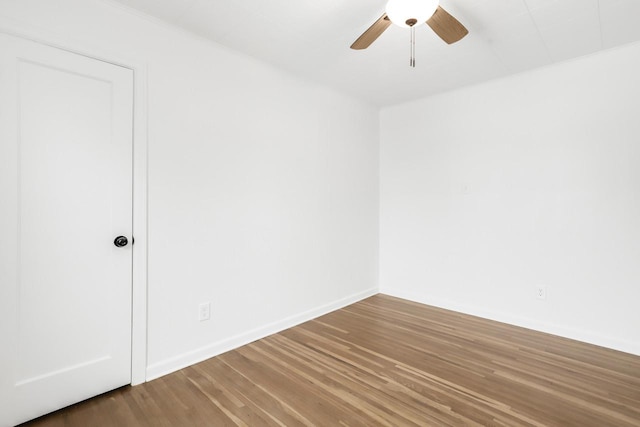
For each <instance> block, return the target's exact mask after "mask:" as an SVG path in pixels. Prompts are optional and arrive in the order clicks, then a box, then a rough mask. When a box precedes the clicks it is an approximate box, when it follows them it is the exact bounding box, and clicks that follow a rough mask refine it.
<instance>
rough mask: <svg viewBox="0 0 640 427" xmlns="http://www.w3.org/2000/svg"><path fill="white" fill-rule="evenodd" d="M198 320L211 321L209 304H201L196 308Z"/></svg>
mask: <svg viewBox="0 0 640 427" xmlns="http://www.w3.org/2000/svg"><path fill="white" fill-rule="evenodd" d="M198 319H200V321H201V322H204V321H205V320H209V319H211V303H210V302H203V303H202V304H200V305H199V306H198Z"/></svg>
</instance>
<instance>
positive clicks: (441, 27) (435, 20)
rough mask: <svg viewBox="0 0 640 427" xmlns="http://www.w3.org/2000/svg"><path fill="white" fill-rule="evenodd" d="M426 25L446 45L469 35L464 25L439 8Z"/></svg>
mask: <svg viewBox="0 0 640 427" xmlns="http://www.w3.org/2000/svg"><path fill="white" fill-rule="evenodd" d="M427 25H428V26H430V27H431V29H432V30H433V31H434V32H435V33H436V34H437V35H438V37H440V38H441V39H442V40H444V41H445V42H447V44H451V43H455V42H457V41H459V40H460V39H462V38H463V37H464V36H466V35H467V34H469V30H467V29H466V28H465V27H464V25H462V24H461V23H460V22H459V21H458V20H457V19H456V18H454V17H453V16H451V15H449V12H447V11H446V10H444V9H443V8H441V7H440V6H438V8H437V9H436V12H435V13H434V14H433V16H432V17H431V18H429V19H428V20H427Z"/></svg>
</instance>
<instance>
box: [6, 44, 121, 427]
mask: <svg viewBox="0 0 640 427" xmlns="http://www.w3.org/2000/svg"><path fill="white" fill-rule="evenodd" d="M132 106H133V73H132V71H131V70H129V69H126V68H122V67H119V66H116V65H113V64H109V63H106V62H102V61H98V60H95V59H90V58H87V57H84V56H81V55H76V54H73V53H70V52H66V51H63V50H59V49H55V48H52V47H48V46H44V45H41V44H38V43H35V42H30V41H27V40H23V39H20V38H16V37H12V36H8V35H4V34H0V207H1V209H0V408H1V409H0V425H1V426H5V425H12V424H16V423H20V422H22V421H25V420H28V419H31V418H35V417H37V416H40V415H43V414H45V413H48V412H51V411H54V410H56V409H59V408H62V407H64V406H68V405H70V404H72V403H75V402H78V401H81V400H84V399H86V398H89V397H91V396H95V395H97V394H100V393H103V392H105V391H108V390H111V389H114V388H117V387H120V386H122V385H125V384H129V383H130V382H131V288H132V278H131V277H132V247H131V244H132V243H131V240H132V236H131V233H132V126H133V121H132V120H133V109H132ZM117 236H125V237H127V239H128V240H129V244H128V245H126V246H124V247H116V246H115V245H114V239H115V238H116V237H117Z"/></svg>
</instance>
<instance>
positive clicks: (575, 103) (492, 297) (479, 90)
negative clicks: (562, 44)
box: [380, 44, 640, 354]
mask: <svg viewBox="0 0 640 427" xmlns="http://www.w3.org/2000/svg"><path fill="white" fill-rule="evenodd" d="M639 75H640V44H633V45H629V46H627V47H623V48H619V49H616V50H613V51H607V52H603V53H600V54H597V55H593V56H589V57H584V58H581V59H577V60H574V61H571V62H567V63H562V64H559V65H556V66H552V67H548V68H544V69H539V70H536V71H533V72H529V73H525V74H520V75H516V76H512V77H509V78H505V79H501V80H497V81H493V82H489V83H486V84H483V85H479V86H474V87H469V88H464V89H461V90H457V91H455V92H450V93H446V94H442V95H439V96H435V97H431V98H428V99H424V100H420V101H417V102H414V103H410V104H405V105H398V106H393V107H389V108H385V109H383V110H382V111H381V121H380V129H381V134H380V138H381V148H380V156H381V160H380V168H381V169H380V174H381V184H380V185H381V190H380V191H381V195H380V198H381V210H380V222H381V231H380V248H381V252H380V258H381V260H380V286H381V292H384V293H389V294H394V295H397V296H403V297H407V298H410V299H414V300H417V301H421V302H425V303H429V304H433V305H437V306H442V307H446V308H451V309H454V310H459V311H462V312H467V313H472V314H476V315H480V316H484V317H488V318H493V319H497V320H501V321H505V322H509V323H514V324H519V325H523V326H526V327H530V328H533V329H538V330H542V331H547V332H551V333H555V334H559V335H564V336H568V337H572V338H577V339H580V340H584V341H588V342H593V343H596V344H600V345H604V346H609V347H613V348H617V349H621V350H624V351H628V352H632V353H636V354H640V308H639V302H640V79H638V76H639ZM537 285H546V286H547V292H548V295H547V299H546V300H544V301H541V300H538V299H536V296H535V288H536V286H537Z"/></svg>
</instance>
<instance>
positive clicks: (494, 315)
mask: <svg viewBox="0 0 640 427" xmlns="http://www.w3.org/2000/svg"><path fill="white" fill-rule="evenodd" d="M380 293H381V294H385V295H389V296H392V297H397V298H402V299H406V300H409V301H414V302H418V303H421V304H426V305H431V306H434V307H439V308H444V309H446V310H452V311H456V312H459V313H464V314H470V315H472V316H477V317H482V318H484V319H489V320H495V321H497V322H501V323H507V324H510V325H514V326H520V327H523V328H527V329H532V330H534V331H539V332H545V333H547V334H551V335H557V336H560V337H563V338H569V339H572V340H576V341H582V342H585V343H589V344H594V345H597V346H600V347H606V348H610V349H613V350H618V351H623V352H625V353H630V354H635V355H637V356H640V343H636V342H630V341H625V340H620V339H616V338H611V337H607V336H603V335H599V334H594V333H592V332H589V331H585V330H580V329H575V328H571V327H567V326H563V325H555V324H551V323H545V322H541V321H538V320H535V319H530V318H525V317H519V316H515V315H513V314H509V313H502V312H494V311H490V310H486V309H484V308H480V307H473V306H470V305H465V304H459V303H456V302H453V301H450V300H445V299H442V298H437V297H435V298H434V297H431V296H428V295H419V294H416V293H413V292H410V291H405V290H402V289H396V288H386V287H385V288H381V289H380Z"/></svg>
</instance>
